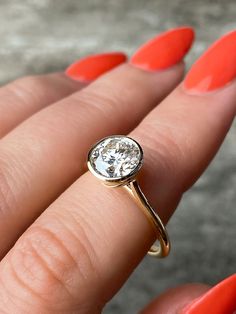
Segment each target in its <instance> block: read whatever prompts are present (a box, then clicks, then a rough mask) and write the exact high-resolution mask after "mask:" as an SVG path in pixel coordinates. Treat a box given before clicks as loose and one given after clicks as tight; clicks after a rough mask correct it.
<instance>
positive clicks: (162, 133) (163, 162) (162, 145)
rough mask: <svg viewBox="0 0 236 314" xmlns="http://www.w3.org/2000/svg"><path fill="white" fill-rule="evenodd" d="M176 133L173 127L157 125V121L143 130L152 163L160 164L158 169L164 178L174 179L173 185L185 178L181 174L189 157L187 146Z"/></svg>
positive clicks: (148, 124)
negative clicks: (187, 156)
mask: <svg viewBox="0 0 236 314" xmlns="http://www.w3.org/2000/svg"><path fill="white" fill-rule="evenodd" d="M176 132H177V130H176V129H175V127H174V126H173V125H169V124H157V123H156V121H155V123H152V122H151V123H145V124H144V126H143V128H142V130H141V133H142V134H141V136H142V138H144V139H145V143H144V144H145V146H146V147H147V149H148V154H149V156H150V159H151V161H152V162H153V163H154V164H157V163H158V169H159V170H161V171H162V172H163V173H164V176H163V177H167V178H168V177H172V178H173V180H172V182H173V183H174V182H176V181H175V179H178V181H180V179H181V178H182V177H183V176H182V175H181V172H182V169H183V165H184V164H185V161H186V155H187V153H186V145H187V144H186V143H183V142H182V141H181V142H180V141H179V137H176ZM178 132H180V130H178ZM153 135H155V136H153ZM160 168H161V169H160ZM169 181H170V180H168V182H169Z"/></svg>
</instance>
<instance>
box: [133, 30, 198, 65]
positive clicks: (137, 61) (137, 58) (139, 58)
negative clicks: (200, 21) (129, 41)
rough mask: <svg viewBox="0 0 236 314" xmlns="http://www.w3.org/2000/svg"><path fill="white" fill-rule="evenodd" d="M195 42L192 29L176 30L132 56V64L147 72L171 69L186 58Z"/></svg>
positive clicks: (158, 38)
mask: <svg viewBox="0 0 236 314" xmlns="http://www.w3.org/2000/svg"><path fill="white" fill-rule="evenodd" d="M193 40H194V31H193V29H192V28H191V27H178V28H174V29H172V30H169V31H167V32H164V33H162V34H160V35H158V36H157V37H155V38H153V39H151V40H150V41H148V42H147V43H146V44H144V45H143V46H142V47H141V48H139V49H138V51H137V52H136V53H135V54H134V55H133V56H132V58H131V59H130V63H131V64H132V65H134V66H136V67H139V68H141V69H144V70H147V71H157V70H163V69H166V68H169V67H171V66H173V65H175V64H177V63H178V62H180V61H181V60H182V59H183V58H184V56H185V55H186V53H187V52H188V51H189V49H190V47H191V45H192V42H193Z"/></svg>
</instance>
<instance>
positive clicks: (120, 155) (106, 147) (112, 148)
mask: <svg viewBox="0 0 236 314" xmlns="http://www.w3.org/2000/svg"><path fill="white" fill-rule="evenodd" d="M142 157H143V153H142V149H141V147H140V146H139V144H138V143H137V142H136V141H134V140H133V139H131V138H129V137H126V136H121V135H116V136H111V137H107V138H104V139H102V140H101V141H100V142H98V143H97V144H96V145H95V146H94V147H93V148H92V149H91V150H90V152H89V156H88V161H89V164H90V167H91V168H92V170H93V171H94V172H95V173H96V174H98V175H99V176H101V177H103V178H104V179H107V180H109V179H110V180H120V179H123V178H126V177H129V176H132V175H133V174H134V173H136V171H138V169H139V168H140V166H141V163H142Z"/></svg>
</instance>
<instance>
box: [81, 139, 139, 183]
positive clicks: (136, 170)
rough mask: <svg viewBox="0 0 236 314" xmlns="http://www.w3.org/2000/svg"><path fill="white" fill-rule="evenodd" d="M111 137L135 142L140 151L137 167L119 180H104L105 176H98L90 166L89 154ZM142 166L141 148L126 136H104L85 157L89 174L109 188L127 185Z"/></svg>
mask: <svg viewBox="0 0 236 314" xmlns="http://www.w3.org/2000/svg"><path fill="white" fill-rule="evenodd" d="M113 137H118V138H119V137H122V138H128V139H129V140H131V141H133V142H135V144H136V145H137V146H138V148H139V150H140V162H139V164H138V165H137V167H136V168H135V169H134V170H133V171H132V172H131V173H130V174H128V175H126V176H123V177H121V178H117V179H114V178H106V177H105V176H103V175H101V174H99V173H97V172H96V170H95V169H94V168H93V166H92V164H91V161H90V160H91V158H90V156H91V153H92V151H93V150H94V148H95V147H96V146H97V145H99V144H100V143H101V142H103V141H104V140H106V139H109V138H113ZM142 164H143V150H142V147H141V146H140V145H139V143H138V142H137V141H135V140H134V139H133V138H131V137H129V136H126V135H110V136H106V137H104V138H102V139H101V140H99V141H98V142H96V143H95V144H94V145H93V146H92V147H91V148H90V150H89V152H88V157H87V165H88V168H89V170H90V171H91V173H92V174H93V175H94V176H95V177H97V178H98V179H100V180H101V181H102V182H103V183H104V184H105V185H107V186H111V187H117V186H121V185H125V184H127V182H129V181H131V180H132V179H134V177H135V176H136V175H137V173H138V171H139V170H140V168H141V167H142Z"/></svg>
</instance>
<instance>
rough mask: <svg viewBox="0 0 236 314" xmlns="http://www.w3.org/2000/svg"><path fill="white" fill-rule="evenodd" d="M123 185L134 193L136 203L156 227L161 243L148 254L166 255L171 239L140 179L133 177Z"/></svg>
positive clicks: (155, 255)
mask: <svg viewBox="0 0 236 314" xmlns="http://www.w3.org/2000/svg"><path fill="white" fill-rule="evenodd" d="M123 187H124V188H125V189H126V190H127V191H128V192H129V193H130V194H131V195H132V197H133V198H134V199H135V201H136V203H137V204H138V205H139V207H140V208H141V209H142V210H143V212H144V214H145V215H146V216H147V218H148V219H149V221H150V222H151V223H152V225H153V226H154V227H155V231H156V235H157V239H158V241H159V243H160V244H159V245H158V246H156V245H153V246H152V247H151V248H150V250H149V251H148V254H149V255H151V256H154V257H166V256H167V255H168V254H169V251H170V241H169V237H168V233H167V231H166V228H165V226H164V225H163V223H162V221H161V219H160V217H159V216H158V215H157V214H156V212H155V210H154V209H153V208H152V206H151V205H150V204H149V202H148V200H147V199H146V197H145V195H144V194H143V192H142V190H141V188H140V186H139V184H138V181H137V180H136V179H133V180H132V181H130V182H129V183H127V184H126V185H123Z"/></svg>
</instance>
